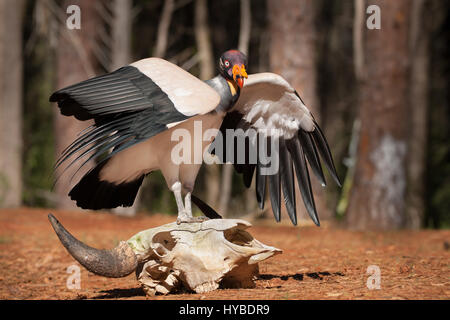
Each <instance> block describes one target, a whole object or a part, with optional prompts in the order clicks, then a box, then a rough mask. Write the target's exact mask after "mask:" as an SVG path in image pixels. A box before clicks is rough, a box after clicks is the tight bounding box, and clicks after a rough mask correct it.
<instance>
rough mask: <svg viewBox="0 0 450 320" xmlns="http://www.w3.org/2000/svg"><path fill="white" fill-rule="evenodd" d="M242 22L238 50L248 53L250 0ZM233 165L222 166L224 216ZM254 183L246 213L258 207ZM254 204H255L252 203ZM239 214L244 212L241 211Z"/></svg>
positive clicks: (248, 191) (221, 207)
mask: <svg viewBox="0 0 450 320" xmlns="http://www.w3.org/2000/svg"><path fill="white" fill-rule="evenodd" d="M240 10H241V22H240V29H239V45H238V50H239V51H241V52H243V53H245V54H246V55H248V48H249V44H250V33H251V27H252V16H251V10H250V0H241V9H240ZM233 172H234V170H233V165H232V164H229V163H225V164H224V165H223V166H222V192H221V194H220V201H219V211H220V213H221V214H222V215H223V216H227V212H228V209H229V206H230V198H231V189H232V184H233ZM253 186H254V184H252V185H251V186H250V188H248V189H246V190H245V195H244V197H243V199H242V200H243V201H244V202H245V206H244V208H245V211H246V212H245V213H249V212H250V211H253V209H255V207H256V202H255V200H254V199H255V188H254V187H253ZM252 204H253V205H252ZM239 214H241V215H242V214H243V212H240V213H239Z"/></svg>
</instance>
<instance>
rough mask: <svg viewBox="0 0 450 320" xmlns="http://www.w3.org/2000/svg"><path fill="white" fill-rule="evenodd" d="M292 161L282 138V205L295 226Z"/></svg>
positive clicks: (295, 210)
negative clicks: (283, 204)
mask: <svg viewBox="0 0 450 320" xmlns="http://www.w3.org/2000/svg"><path fill="white" fill-rule="evenodd" d="M292 165H293V164H292V159H291V157H290V155H289V152H288V150H287V147H286V142H285V140H284V138H280V177H281V186H282V189H283V196H284V203H285V205H286V210H287V212H288V215H289V218H290V219H291V221H292V223H293V224H294V225H297V208H296V206H295V184H294V172H293V168H292Z"/></svg>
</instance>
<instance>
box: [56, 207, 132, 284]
mask: <svg viewBox="0 0 450 320" xmlns="http://www.w3.org/2000/svg"><path fill="white" fill-rule="evenodd" d="M48 219H49V220H50V223H51V224H52V226H53V229H54V230H55V232H56V235H57V236H58V238H59V240H60V241H61V243H62V244H63V246H64V247H65V248H66V249H67V251H69V253H70V254H71V255H72V257H74V258H75V260H77V261H78V262H79V263H80V264H81V265H83V266H84V267H85V268H86V269H88V270H89V271H91V272H93V273H95V274H97V275H100V276H104V277H109V278H120V277H125V276H127V275H129V274H130V273H132V272H133V271H134V270H136V267H137V264H138V259H137V257H136V255H135V253H134V251H133V249H131V248H130V246H129V245H128V244H127V243H126V242H125V241H121V242H120V243H119V245H118V246H117V247H115V248H114V249H111V250H99V249H95V248H92V247H89V246H87V245H85V244H84V243H83V242H81V241H79V240H77V239H76V238H75V237H74V236H72V235H71V234H70V233H69V232H68V231H67V230H66V229H65V228H64V227H63V225H62V224H61V223H60V222H59V221H58V220H57V219H56V218H55V217H54V216H53V215H52V214H51V213H50V214H49V215H48Z"/></svg>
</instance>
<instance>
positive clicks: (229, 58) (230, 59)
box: [219, 50, 248, 89]
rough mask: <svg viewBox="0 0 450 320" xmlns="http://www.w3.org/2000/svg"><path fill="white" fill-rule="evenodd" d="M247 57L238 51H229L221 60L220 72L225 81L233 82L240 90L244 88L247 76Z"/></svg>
mask: <svg viewBox="0 0 450 320" xmlns="http://www.w3.org/2000/svg"><path fill="white" fill-rule="evenodd" d="M246 69H247V56H246V55H245V54H243V53H242V52H240V51H238V50H228V51H226V52H225V53H224V54H222V56H221V57H220V60H219V71H220V74H221V75H222V76H223V77H225V79H227V80H230V81H233V82H234V83H236V84H237V85H238V86H239V88H241V89H242V87H243V86H244V78H248V75H247V71H246Z"/></svg>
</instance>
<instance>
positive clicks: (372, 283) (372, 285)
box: [366, 265, 381, 290]
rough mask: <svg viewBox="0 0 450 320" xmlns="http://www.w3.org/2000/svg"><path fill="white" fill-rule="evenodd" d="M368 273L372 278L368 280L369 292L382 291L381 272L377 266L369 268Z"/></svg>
mask: <svg viewBox="0 0 450 320" xmlns="http://www.w3.org/2000/svg"><path fill="white" fill-rule="evenodd" d="M366 273H367V274H369V275H370V276H369V277H368V278H367V282H366V286H367V289H369V290H380V289H381V270H380V267H379V266H377V265H370V266H368V267H367V270H366Z"/></svg>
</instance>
